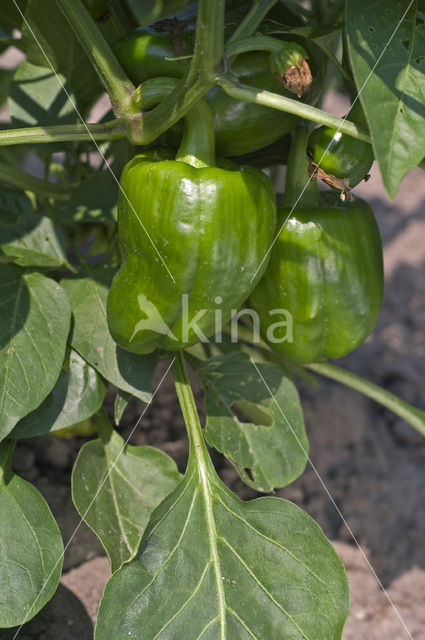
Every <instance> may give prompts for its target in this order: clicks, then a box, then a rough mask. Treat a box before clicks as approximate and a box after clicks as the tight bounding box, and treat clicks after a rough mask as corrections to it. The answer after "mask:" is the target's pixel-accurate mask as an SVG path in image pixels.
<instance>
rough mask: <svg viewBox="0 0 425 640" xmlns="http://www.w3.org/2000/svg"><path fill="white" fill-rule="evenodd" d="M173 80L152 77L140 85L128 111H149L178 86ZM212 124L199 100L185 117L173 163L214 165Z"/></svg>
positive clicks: (211, 119)
mask: <svg viewBox="0 0 425 640" xmlns="http://www.w3.org/2000/svg"><path fill="white" fill-rule="evenodd" d="M177 84H178V80H177V79H176V78H165V77H164V78H162V77H161V78H152V79H151V80H146V81H145V82H143V84H141V85H140V86H139V87H138V88H137V89H136V92H135V95H134V98H133V101H132V103H131V109H132V111H134V112H140V111H144V110H146V109H151V108H153V107H155V106H156V105H157V104H159V103H160V102H161V101H162V100H163V99H164V98H165V97H166V96H168V95H169V94H170V93H171V91H173V90H174V88H175V87H176V86H177ZM214 145H215V140H214V122H213V118H212V114H211V110H210V108H209V106H208V105H207V103H206V102H205V100H203V99H200V100H198V102H196V103H195V104H194V106H193V107H192V108H191V109H190V111H188V113H187V114H186V116H185V117H184V133H183V138H182V141H181V143H180V147H179V149H178V151H177V155H176V160H179V161H180V162H186V163H187V164H190V165H192V166H193V167H198V168H200V167H211V166H214V164H215V150H214Z"/></svg>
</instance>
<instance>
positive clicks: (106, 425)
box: [95, 407, 113, 444]
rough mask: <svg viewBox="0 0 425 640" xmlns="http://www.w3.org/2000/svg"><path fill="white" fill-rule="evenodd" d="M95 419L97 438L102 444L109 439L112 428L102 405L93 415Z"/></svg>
mask: <svg viewBox="0 0 425 640" xmlns="http://www.w3.org/2000/svg"><path fill="white" fill-rule="evenodd" d="M95 419H96V424H97V426H98V429H99V438H100V439H101V440H102V442H103V444H106V443H107V442H109V440H110V439H111V436H112V432H113V428H112V425H111V422H110V420H109V418H108V414H107V413H106V411H105V409H104V407H102V408H101V409H99V411H98V412H97V413H96V415H95Z"/></svg>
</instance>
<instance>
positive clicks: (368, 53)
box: [346, 0, 425, 197]
mask: <svg viewBox="0 0 425 640" xmlns="http://www.w3.org/2000/svg"><path fill="white" fill-rule="evenodd" d="M409 5H411V7H410V9H409V10H408V11H407V13H406V10H407V9H408V7H409ZM419 7H421V10H422V12H423V11H424V8H425V7H424V6H423V3H422V6H421V2H420V1H419V0H415V1H414V2H411V1H410V0H400V1H399V2H393V1H392V0H377V1H376V2H370V0H347V3H346V29H347V39H348V49H349V54H350V58H351V65H352V68H353V73H354V78H355V82H356V85H357V89H358V90H359V91H360V90H361V94H360V101H361V103H362V106H363V109H364V112H365V115H366V119H367V122H368V125H369V129H370V133H371V137H372V143H373V148H374V152H375V157H376V159H377V160H378V163H379V167H380V170H381V174H382V179H383V182H384V184H385V188H386V189H387V191H388V194H389V195H390V197H394V196H395V194H396V192H397V189H398V187H399V185H400V182H401V180H402V178H403V177H404V175H405V174H406V173H407V171H409V169H412V168H413V167H415V166H416V165H417V164H418V163H419V162H420V161H421V160H422V158H423V156H424V153H425V152H424V150H425V22H424V19H423V13H422V14H418V13H417V10H418V9H419ZM405 13H406V15H405V17H404V19H403V21H402V23H401V24H400V26H398V25H399V22H400V20H401V18H402V16H403V15H404V14H405ZM421 16H422V17H421ZM392 36H394V37H392ZM391 38H392V39H391ZM390 39H391V41H390ZM387 45H388V46H387ZM382 53H383V55H382V57H380V56H381V54H382ZM378 60H379V61H378ZM375 65H376V68H374V67H375ZM372 69H373V72H372ZM370 74H371V75H370Z"/></svg>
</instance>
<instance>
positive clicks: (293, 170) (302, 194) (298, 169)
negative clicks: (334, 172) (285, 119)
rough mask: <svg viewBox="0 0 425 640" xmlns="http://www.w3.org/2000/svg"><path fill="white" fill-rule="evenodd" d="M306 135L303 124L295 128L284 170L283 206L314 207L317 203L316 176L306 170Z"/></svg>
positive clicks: (307, 133)
mask: <svg viewBox="0 0 425 640" xmlns="http://www.w3.org/2000/svg"><path fill="white" fill-rule="evenodd" d="M308 135H309V131H308V129H307V127H305V126H303V125H299V126H298V127H297V128H296V129H295V133H294V137H293V139H292V145H291V150H290V152H289V159H288V166H287V170H286V182H285V195H284V197H283V201H282V203H283V205H284V206H285V207H293V206H295V205H297V207H314V206H317V205H318V203H319V192H318V189H317V182H316V178H313V177H310V176H309V172H308V167H309V162H308V158H307V140H308Z"/></svg>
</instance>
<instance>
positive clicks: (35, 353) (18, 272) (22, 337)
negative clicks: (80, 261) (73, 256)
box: [0, 264, 71, 440]
mask: <svg viewBox="0 0 425 640" xmlns="http://www.w3.org/2000/svg"><path fill="white" fill-rule="evenodd" d="M0 289H1V295H0V440H1V439H2V438H4V437H5V436H6V435H7V434H8V433H9V432H10V431H11V430H12V428H13V427H14V426H15V424H16V423H17V422H18V420H19V419H20V418H23V417H24V416H26V415H27V414H28V413H29V412H30V411H33V410H34V409H35V408H36V407H38V406H39V404H41V402H42V401H43V400H44V399H45V397H46V396H47V395H48V394H49V393H50V391H51V390H52V389H53V387H54V385H55V384H56V381H57V379H58V377H59V373H60V371H61V368H62V363H63V359H64V355H65V347H66V339H67V336H68V333H69V327H70V320H71V310H70V307H69V303H68V299H67V297H66V295H65V293H64V291H63V289H62V288H61V287H60V285H59V284H58V283H57V282H54V280H51V279H50V278H46V277H45V276H43V275H42V274H41V273H30V274H25V273H24V272H23V270H22V269H20V268H19V267H15V266H14V265H9V264H3V265H2V264H0Z"/></svg>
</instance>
